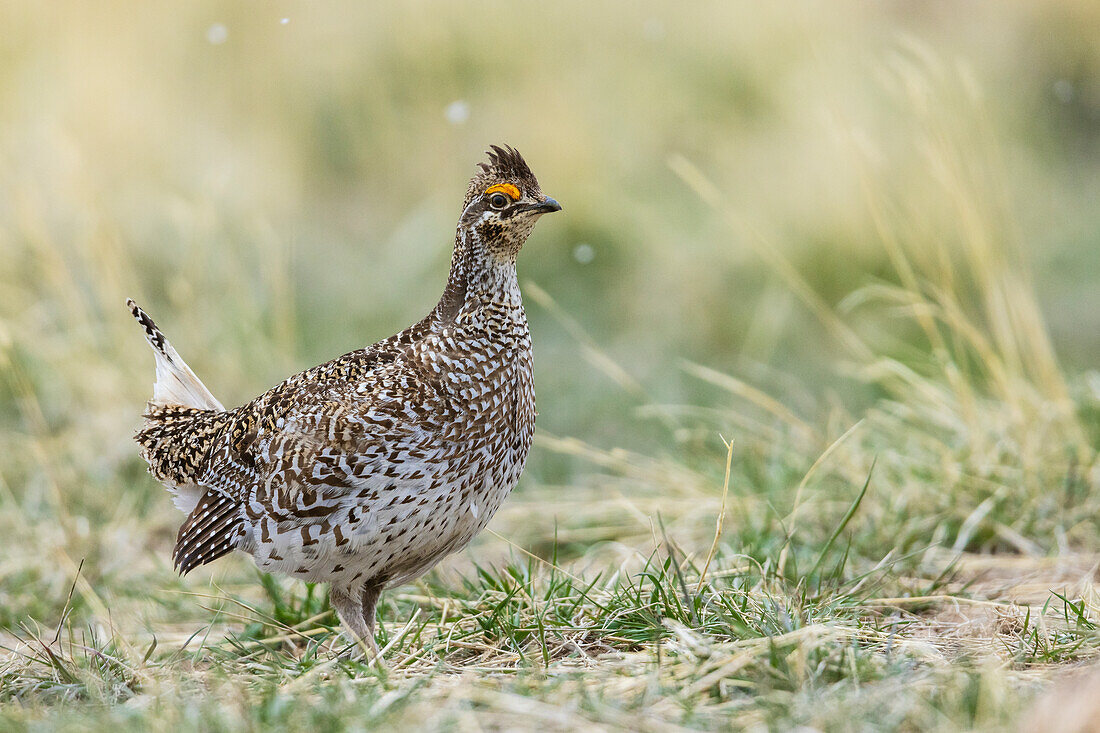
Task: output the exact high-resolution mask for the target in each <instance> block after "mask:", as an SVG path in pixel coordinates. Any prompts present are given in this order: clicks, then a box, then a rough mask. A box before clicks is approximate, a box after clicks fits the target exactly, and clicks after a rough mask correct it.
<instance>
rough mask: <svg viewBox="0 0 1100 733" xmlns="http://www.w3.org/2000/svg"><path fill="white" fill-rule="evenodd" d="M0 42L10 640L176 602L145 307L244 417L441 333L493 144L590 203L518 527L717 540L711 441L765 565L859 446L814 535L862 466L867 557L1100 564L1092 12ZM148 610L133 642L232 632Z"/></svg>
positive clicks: (225, 16)
mask: <svg viewBox="0 0 1100 733" xmlns="http://www.w3.org/2000/svg"><path fill="white" fill-rule="evenodd" d="M0 26H2V27H3V28H5V29H6V30H5V32H4V33H3V34H0V445H2V446H3V455H0V493H2V495H3V497H2V498H3V501H4V502H5V506H7V507H8V509H6V510H5V513H6V517H5V519H4V520H3V523H4V525H5V529H6V531H8V532H10V533H11V535H10V536H12V537H15V538H17V540H16V542H13V543H12V545H10V546H8V547H5V548H3V549H0V627H9V628H11V627H13V626H14V625H15V624H16V623H18V622H20V621H21V620H23V619H25V618H27V617H28V616H30V617H33V618H39V619H49V618H52V617H51V614H56V613H58V612H59V610H60V608H61V607H62V606H63V604H64V602H65V598H66V592H67V590H68V584H69V583H71V582H72V577H73V575H72V571H73V570H75V561H76V559H78V558H80V557H86V558H90V562H89V563H88V564H87V565H86V567H85V574H86V575H89V576H90V577H91V578H92V581H91V584H90V585H87V586H85V590H87V596H86V597H85V598H84V601H80V597H79V594H78V599H77V600H78V602H83V603H86V604H89V605H88V607H86V608H84V611H83V612H86V613H89V614H95V613H96V612H97V610H96V608H95V604H96V602H95V600H94V599H95V597H96V594H95V591H94V590H93V586H94V589H95V590H98V592H99V593H100V594H102V596H103V598H105V599H106V600H103V602H102V603H103V607H104V608H105V607H113V604H114V603H115V602H116V601H117V600H118V598H120V597H123V596H134V597H135V599H140V600H145V599H144V597H143V595H144V594H145V593H146V592H147V591H148V588H146V589H144V590H143V589H142V588H141V584H140V583H138V582H136V579H138V578H147V579H148V578H155V581H151V582H154V584H171V583H173V582H176V581H172V580H171V573H170V569H169V568H168V567H167V560H166V558H167V556H168V551H167V549H168V548H169V547H170V544H171V540H172V537H173V535H174V524H173V522H175V521H176V517H175V515H174V513H173V510H172V508H171V506H170V503H169V502H168V501H166V497H165V495H164V492H163V491H162V490H161V488H160V487H159V486H157V485H156V484H155V483H154V482H153V481H152V480H151V479H149V478H148V477H147V476H145V475H144V467H143V465H142V464H141V463H140V460H139V459H138V457H137V454H136V449H135V446H134V445H133V444H132V443H131V442H130V439H129V436H130V434H131V432H132V431H133V430H134V429H135V428H136V426H137V424H138V415H139V413H140V410H141V409H142V406H143V403H144V400H145V399H146V397H147V396H148V394H149V392H150V390H151V383H152V359H151V356H150V354H149V353H148V349H147V347H146V345H145V344H144V342H143V340H142V338H141V335H140V332H139V330H138V329H137V328H136V326H135V325H134V324H133V323H132V322H131V319H130V317H129V314H128V313H127V312H126V310H125V308H124V307H123V300H124V298H125V297H127V296H132V297H134V298H136V299H137V300H138V301H139V302H141V303H142V304H143V305H144V306H145V307H146V308H147V310H149V312H150V313H151V314H152V315H153V316H154V317H155V318H156V319H157V320H158V323H159V324H160V325H161V326H162V328H163V329H164V330H165V331H166V332H167V334H168V335H169V337H170V338H171V339H172V340H173V342H174V344H175V345H176V346H177V348H178V349H179V351H180V352H181V353H182V354H183V355H184V357H185V358H187V359H188V361H189V362H190V363H191V365H192V367H193V368H194V369H195V371H196V372H197V373H198V374H199V375H200V376H201V377H202V378H203V379H204V381H206V383H207V384H208V385H209V386H210V388H211V389H212V390H213V392H214V393H215V394H216V395H217V396H218V397H219V398H220V399H221V400H222V401H223V402H225V403H226V404H227V405H229V404H237V403H239V402H241V401H244V400H246V399H249V398H251V397H252V396H254V395H255V394H256V393H258V392H260V391H262V390H264V389H266V388H268V387H269V386H271V385H273V384H275V383H276V382H278V381H280V380H281V379H282V378H284V377H285V376H287V375H288V374H290V373H292V372H295V371H298V370H300V369H302V368H306V367H308V366H311V365H313V364H315V363H318V362H321V361H323V360H326V359H329V358H331V357H334V356H336V355H338V354H341V353H343V352H346V351H349V350H351V349H354V348H358V347H360V346H362V345H365V344H367V343H370V342H372V341H375V340H377V339H379V338H382V337H385V336H387V335H389V334H391V333H393V332H394V331H396V330H398V329H400V328H402V327H404V326H406V325H408V324H409V323H411V322H413V321H414V320H416V319H418V318H419V317H420V316H421V315H423V313H424V312H426V310H427V309H429V308H430V307H431V306H432V305H433V304H434V303H435V300H436V298H437V297H438V294H439V292H440V291H441V288H442V285H443V282H444V280H445V277H446V270H447V265H448V261H449V256H450V247H451V242H452V237H453V228H454V222H455V219H456V217H457V214H458V210H459V205H460V202H461V196H462V192H463V191H464V187H465V184H466V180H467V179H468V177H469V176H470V175H471V174H472V172H473V170H474V165H475V163H476V162H478V161H479V160H481V159H482V151H483V150H484V149H485V148H486V146H487V145H489V144H490V143H508V144H512V145H514V146H516V147H517V148H518V149H520V150H521V151H522V152H523V153H524V155H525V156H526V157H527V160H528V161H529V163H530V164H531V166H532V168H533V169H534V170H535V172H536V174H537V175H538V177H539V179H540V181H541V183H542V186H543V189H544V191H546V192H547V193H549V194H550V195H553V196H554V197H555V198H557V199H558V200H559V201H561V202H562V203H563V204H564V206H565V213H564V214H562V215H560V216H555V217H550V218H547V219H546V220H544V221H543V222H542V223H540V225H539V226H538V228H537V230H536V232H535V234H534V235H533V237H532V239H531V241H530V243H529V245H528V247H527V248H526V249H525V251H524V252H523V254H522V256H521V260H520V274H521V280H522V281H523V282H524V283H525V289H526V296H527V300H526V302H527V308H528V313H529V315H530V318H531V322H532V331H533V334H534V339H535V347H536V382H537V391H538V395H539V409H540V416H539V429H540V431H541V434H540V442H539V444H538V447H537V448H536V450H535V452H534V453H533V455H532V458H531V462H530V464H529V468H528V471H527V474H526V475H525V477H524V479H523V481H522V482H521V486H520V489H519V491H518V493H517V497H516V498H515V501H514V502H512V503H510V504H509V505H508V506H507V507H506V508H505V510H504V511H503V512H502V515H501V517H500V518H499V519H498V520H497V522H495V523H494V527H496V528H497V529H498V530H500V531H501V532H502V533H505V534H508V536H510V537H512V538H513V539H515V540H516V541H517V542H520V543H521V544H524V545H525V546H531V547H533V548H535V549H540V550H541V549H546V548H548V547H549V546H550V544H551V543H552V542H553V541H554V538H555V537H557V538H558V539H559V540H561V541H564V542H566V543H567V544H568V543H569V542H573V541H575V542H576V543H577V544H576V547H575V552H576V553H581V552H583V550H584V548H585V547H586V546H587V545H588V544H590V543H591V542H593V541H595V540H600V539H604V540H614V541H623V542H627V543H628V544H629V542H630V541H631V539H632V538H634V539H636V538H637V537H638V536H642V537H645V536H646V534H647V533H648V532H650V531H651V529H652V527H651V526H649V525H647V521H648V520H647V519H646V514H645V512H647V511H649V510H652V511H654V512H655V511H656V510H657V509H662V510H663V511H665V512H666V513H667V516H669V517H670V522H672V523H673V529H674V530H676V531H678V532H680V533H682V534H680V535H678V536H682V537H685V538H688V539H691V540H695V539H698V541H699V542H700V543H706V542H708V541H709V540H707V539H706V538H707V533H708V532H711V531H712V530H713V522H714V516H715V513H716V511H717V507H718V497H717V495H715V494H714V486H715V484H716V483H717V482H718V481H719V480H720V478H721V474H722V462H723V461H722V459H723V458H724V456H725V448H724V447H723V446H722V444H721V441H720V439H719V437H718V435H719V433H722V434H723V435H725V436H726V437H727V438H730V437H732V438H733V439H734V440H735V443H736V445H737V446H738V451H740V453H735V455H736V456H737V462H736V464H735V476H734V482H733V487H734V488H733V489H732V491H733V493H734V494H735V496H737V497H738V498H737V501H739V502H741V503H740V504H738V510H739V511H740V512H741V514H738V515H737V516H736V521H734V522H733V524H734V525H735V526H734V527H732V529H731V531H735V534H734V535H733V537H734V539H733V540H731V541H730V547H731V548H733V549H732V550H731V551H733V550H736V549H738V548H742V547H749V548H752V547H770V548H772V549H778V547H779V546H780V545H781V544H782V543H783V542H784V541H785V538H784V532H785V531H786V530H785V529H784V531H783V532H779V531H778V530H777V528H776V526H775V513H774V512H775V511H778V513H779V514H780V515H786V514H787V512H790V515H789V516H788V519H789V520H791V521H792V526H793V520H794V518H795V515H796V514H797V513H798V510H799V509H800V508H801V504H800V502H801V501H802V499H803V487H801V486H799V485H798V484H799V480H800V478H802V477H803V476H804V475H805V472H806V470H807V469H808V468H809V467H810V465H811V464H812V463H813V461H814V459H815V458H816V457H817V456H818V455H820V454H821V452H822V450H824V449H825V448H826V447H827V446H828V445H829V444H830V443H831V442H832V441H834V440H836V439H837V438H838V437H840V436H841V435H842V434H844V432H845V430H847V429H848V428H849V427H851V425H852V424H853V423H854V422H855V421H856V420H857V419H859V418H860V417H865V418H867V419H869V420H871V424H872V427H873V430H872V431H870V435H868V437H867V438H860V439H859V441H857V442H858V446H857V447H853V449H852V450H851V452H850V453H851V455H849V456H847V457H846V458H844V459H843V461H841V462H842V464H843V465H842V466H841V468H840V469H838V471H837V473H838V475H830V476H828V477H824V478H825V479H828V480H824V479H823V480H824V483H823V484H822V485H821V486H818V487H816V488H817V489H818V490H819V494H815V495H814V496H815V497H816V500H817V501H818V504H817V506H818V507H819V508H820V507H824V510H822V512H821V513H817V512H815V513H814V514H813V515H812V516H809V515H807V516H805V517H804V518H802V521H803V522H805V523H807V524H809V525H811V527H812V528H814V529H815V530H816V532H817V533H816V534H813V535H812V537H815V538H817V539H818V540H820V539H822V538H823V537H826V536H827V535H828V531H829V529H830V527H832V526H833V524H835V519H836V518H837V517H838V516H839V515H841V514H843V512H844V509H845V508H846V507H847V505H848V502H849V501H850V500H851V493H852V492H851V490H850V487H851V485H852V484H855V485H856V486H858V485H859V484H860V483H862V480H863V478H864V477H865V476H866V475H867V470H868V467H869V465H870V463H871V460H872V459H873V457H874V456H875V455H878V456H879V458H880V466H881V465H885V468H884V469H880V470H883V471H885V474H884V475H885V476H887V477H888V479H887V487H886V488H884V489H883V493H884V494H885V496H884V497H881V498H880V499H877V500H876V501H877V503H876V504H875V505H874V506H872V507H871V508H869V509H868V508H865V511H867V512H868V513H869V514H870V517H871V519H870V521H869V524H867V525H865V526H864V527H863V528H862V529H861V530H860V532H862V533H863V534H864V535H866V536H868V537H870V536H872V535H873V536H874V539H873V541H872V540H868V542H867V544H866V547H868V548H870V547H872V546H876V547H877V546H878V545H876V544H875V543H876V542H877V543H879V544H882V547H883V552H885V551H886V550H887V549H890V548H891V547H894V549H898V550H899V551H905V550H907V549H911V548H912V547H913V546H914V544H919V543H925V542H928V541H929V540H930V539H931V540H932V541H933V542H934V543H935V542H943V543H946V545H947V546H953V547H954V548H955V549H971V550H991V549H1005V548H1007V549H1010V550H1012V551H1014V552H1024V553H1025V554H1026V553H1028V552H1034V553H1044V552H1057V551H1062V552H1068V551H1069V550H1071V549H1089V550H1094V549H1096V547H1097V546H1098V545H1100V543H1097V542H1096V539H1095V522H1094V519H1093V517H1095V513H1094V512H1093V510H1094V509H1095V508H1096V506H1095V499H1096V497H1095V484H1096V480H1097V476H1096V475H1095V471H1094V470H1093V464H1094V452H1093V447H1094V446H1095V444H1096V430H1097V427H1096V426H1097V423H1098V420H1097V417H1096V416H1097V415H1098V414H1100V409H1098V400H1100V397H1098V394H1100V375H1097V373H1096V372H1094V371H1093V369H1094V368H1095V366H1096V362H1097V354H1100V206H1097V201H1100V40H1098V39H1100V5H1098V4H1097V3H1095V2H1093V1H1092V0H1071V1H1067V2H1058V3H1042V4H1038V3H1029V2H1023V1H1018V2H995V3H994V2H975V3H967V4H965V5H959V4H957V3H950V2H930V3H906V2H879V3H857V2H829V3H826V2H806V3H799V4H797V5H786V4H760V3H729V2H700V3H692V4H689V5H687V6H678V5H673V4H658V3H648V4H647V3H631V4H626V3H611V4H597V3H584V2H562V3H542V4H529V3H511V4H507V3H442V2H408V3H401V4H392V5H375V4H366V3H353V2H332V3H325V4H323V5H320V4H317V3H307V2H269V3H262V4H257V3H215V2H211V1H199V2H191V3H187V4H177V5H164V4H152V3H132V2H101V3H95V4H89V3H65V2H58V3H4V4H2V5H0ZM1033 293H1034V300H1033V299H1032V298H1033ZM1040 313H1041V314H1042V315H1041V316H1040ZM928 319H931V320H932V321H935V324H933V325H931V326H930V325H929V320H928ZM1048 339H1049V341H1048ZM693 364H694V365H703V366H705V367H706V368H709V369H711V370H713V371H712V372H707V371H705V370H701V369H700V368H698V367H697V366H693ZM612 365H617V366H612ZM769 400H774V401H775V402H774V403H773V402H771V401H769ZM917 424H919V426H920V427H919V428H918V427H914V425H917ZM811 426H813V427H811ZM929 426H931V427H929ZM865 432H868V431H865ZM565 437H569V438H576V439H577V440H576V441H571V440H565V439H564V438H565ZM616 448H623V449H626V450H625V451H618V452H616V451H614V450H613V449H616ZM1006 467H1007V468H1006ZM594 473H595V476H594V475H593V474H594ZM704 487H709V488H704ZM930 487H931V488H930ZM937 487H939V488H938V490H937ZM841 489H843V492H842V493H843V496H840V497H839V498H836V497H834V496H833V494H834V492H836V491H839V490H841ZM1055 489H1057V491H1055ZM814 490H815V487H813V486H811V487H810V491H811V492H812V491H814ZM707 491H709V492H710V493H709V494H707V493H706V492H707ZM624 496H628V497H631V501H634V500H637V502H638V503H637V504H631V502H626V503H627V504H629V505H630V506H633V507H634V508H637V507H641V509H640V510H639V512H640V513H639V514H638V516H637V517H634V516H632V515H630V512H629V511H628V512H626V513H625V514H624V512H623V509H622V506H623V502H624V501H625V500H624V499H623V498H622V497H624ZM703 496H705V500H703V499H701V498H700V497H703ZM991 497H992V499H995V504H996V509H994V510H991V509H990V506H993V505H989V506H986V505H985V504H983V502H986V501H987V500H992V499H991ZM650 500H651V502H652V503H649V504H646V503H645V502H646V501H650ZM676 502H679V503H676ZM1022 506H1026V507H1027V509H1026V511H1025V510H1023V509H1021V508H1020V507H1022ZM770 507H778V509H775V510H773V509H771V508H770ZM983 507H985V508H984V509H983ZM991 511H992V514H991V513H990V512H991ZM555 517H556V518H557V521H559V522H560V523H561V526H560V528H559V527H557V526H556V525H555V523H554V519H553V518H555ZM987 519H988V522H986V520H987ZM631 522H633V523H634V526H633V527H632V528H631V529H629V530H627V529H625V528H624V527H626V525H628V524H630V523H631ZM983 522H986V524H988V525H989V526H985V525H983ZM819 525H820V526H819ZM979 525H981V526H979ZM982 527H984V529H983V528H982ZM558 529H560V530H561V531H560V534H559V533H558ZM792 531H793V530H792ZM727 539H729V538H728V537H727ZM894 541H896V542H897V545H891V544H889V543H890V542H894ZM883 543H885V544H883ZM14 545H19V546H18V547H16V546H14ZM701 546H702V548H703V552H704V553H705V548H706V544H702V545H701ZM695 549H698V548H697V547H696V548H695ZM807 552H809V550H807ZM871 554H873V553H872V552H871V551H870V550H868V555H869V556H870V555H871ZM783 557H784V558H785V554H784V556H783ZM878 557H881V555H878ZM51 568H54V569H55V572H51V570H50V569H51ZM225 568H229V570H226V569H225ZM246 568H247V565H246V563H244V561H236V563H234V562H225V563H223V564H222V567H221V568H220V569H217V570H215V575H216V576H217V577H222V576H223V574H224V573H226V572H228V573H229V574H230V577H233V578H243V579H248V578H250V577H251V576H250V575H249V572H250V571H248V570H247V569H246ZM780 569H781V570H782V568H780ZM56 571H63V572H56ZM188 582H192V581H188ZM193 582H201V579H200V580H199V581H193ZM159 603H160V605H159V606H158V608H157V609H155V610H149V609H147V610H143V611H141V612H140V616H141V618H142V619H143V620H148V619H156V618H160V619H161V620H163V618H164V617H166V616H168V617H172V618H188V619H190V620H192V621H194V620H196V619H200V618H204V617H205V616H206V614H205V612H204V611H202V610H201V609H198V608H194V606H193V604H192V603H191V601H190V600H187V599H184V600H179V599H169V600H163V599H162V600H161V601H159ZM157 614H159V616H158V615H157Z"/></svg>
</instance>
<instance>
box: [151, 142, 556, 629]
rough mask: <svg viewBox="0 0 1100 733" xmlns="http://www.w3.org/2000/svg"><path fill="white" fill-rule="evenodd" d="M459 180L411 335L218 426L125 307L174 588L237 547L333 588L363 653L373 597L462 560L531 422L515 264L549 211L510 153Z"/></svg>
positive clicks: (313, 376) (521, 455) (201, 396)
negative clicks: (442, 261)
mask: <svg viewBox="0 0 1100 733" xmlns="http://www.w3.org/2000/svg"><path fill="white" fill-rule="evenodd" d="M479 168H480V170H479V172H478V173H477V175H475V176H474V178H473V179H472V180H471V181H470V186H469V188H468V190H467V193H466V199H465V202H464V206H463V212H462V215H461V217H460V219H459V223H458V231H457V234H456V237H455V245H454V254H453V256H452V259H451V272H450V277H449V278H448V280H447V286H446V288H445V290H444V292H443V296H442V297H441V298H440V300H439V303H438V304H437V305H436V307H435V308H434V309H433V310H432V311H431V312H430V313H429V314H428V315H427V316H425V317H424V318H423V319H422V320H421V321H419V322H418V323H416V324H415V325H413V326H411V327H409V328H407V329H405V330H404V331H401V332H400V333H398V334H396V335H394V336H391V337H390V338H388V339H385V340H384V341H380V342H378V343H376V344H374V345H372V346H368V347H366V348H364V349H360V350H358V351H353V352H351V353H348V354H345V355H343V356H341V357H339V358H337V359H334V360H332V361H330V362H327V363H325V364H321V365H320V366H316V367H313V368H312V369H308V370H306V371H304V372H302V373H300V374H296V375H294V376H293V377H290V378H289V379H287V380H286V381H284V382H283V383H282V384H279V385H278V386H276V387H274V388H272V389H270V390H268V391H267V392H265V393H264V394H262V395H260V396H259V397H257V398H256V399H254V400H252V401H251V402H249V403H248V404H245V405H242V406H241V407H238V408H236V409H232V410H226V409H224V408H223V407H222V405H221V403H219V402H218V401H217V400H216V399H215V398H214V396H213V395H212V394H211V393H210V392H209V390H207V389H206V387H205V386H204V385H203V384H202V382H201V381H199V379H198V378H197V377H196V376H195V375H194V373H193V372H192V371H191V370H190V368H188V366H187V365H186V364H185V363H184V362H183V360H182V359H180V357H179V355H178V354H177V353H176V351H175V350H174V349H173V348H172V346H171V344H169V343H168V341H167V339H165V338H164V335H163V334H162V333H161V332H160V330H159V329H158V328H157V327H156V325H155V324H154V323H153V321H152V319H150V318H149V316H148V315H146V314H145V312H144V311H142V310H141V309H140V308H139V307H138V306H137V305H136V304H135V303H134V302H133V301H129V306H130V309H131V311H132V312H133V314H134V317H135V318H137V320H138V322H139V323H140V324H141V325H142V326H143V327H144V329H145V333H146V338H147V340H148V341H149V343H150V345H151V346H152V347H153V350H154V353H155V355H156V366H157V381H156V384H155V386H154V389H153V398H152V399H151V400H150V402H149V405H148V409H147V410H146V412H145V416H144V417H145V421H144V425H143V427H142V429H141V430H140V431H139V432H138V434H137V436H136V439H137V441H138V443H139V444H140V445H141V453H142V456H143V457H144V458H145V460H146V461H148V463H149V470H150V473H152V474H153V476H155V477H156V478H157V479H158V480H160V481H161V482H163V483H164V484H165V485H167V486H168V487H169V488H170V489H172V491H173V494H174V497H175V502H176V505H177V506H178V507H179V508H180V509H181V510H183V511H184V512H185V513H187V515H188V516H187V519H186V520H185V521H184V523H183V526H181V527H180V530H179V536H178V538H177V540H176V548H175V563H176V566H177V568H179V570H180V572H183V573H186V572H188V571H190V570H192V569H194V568H195V567H197V566H199V565H202V564H204V563H207V562H210V561H211V560H214V559H216V558H218V557H221V556H222V555H225V554H226V553H228V552H230V551H232V550H234V549H239V550H243V551H245V552H247V553H249V554H251V555H252V556H253V557H254V558H255V560H256V563H257V565H259V566H260V567H261V568H263V569H264V570H268V571H275V572H282V573H286V574H288V575H292V576H294V577H298V578H302V579H305V580H309V581H325V582H329V583H331V586H332V588H331V596H332V601H333V605H334V607H335V608H336V610H337V613H338V614H339V616H340V619H341V620H342V621H343V622H344V624H345V626H346V627H347V628H348V629H349V631H351V632H352V634H353V635H354V636H356V637H359V638H361V639H363V640H364V641H366V642H367V643H368V644H371V645H373V643H374V641H373V631H374V608H375V604H376V602H377V600H378V594H379V592H380V591H381V590H382V589H383V588H385V587H389V586H392V585H396V584H399V583H404V582H407V581H409V580H411V579H412V578H415V577H417V576H418V575H420V574H421V573H423V572H425V571H426V570H427V569H428V568H430V567H431V566H432V565H434V564H435V563H436V562H438V561H439V560H440V559H442V558H443V557H445V556H446V555H447V554H449V553H451V552H454V551H456V550H459V549H461V548H462V547H465V546H466V544H467V543H469V541H470V540H471V539H472V538H473V537H474V535H476V534H477V533H478V532H479V531H480V530H481V529H482V528H483V527H484V526H485V524H486V523H487V522H488V521H489V519H490V518H491V517H492V516H493V514H494V513H495V512H496V510H497V509H498V508H499V506H500V504H501V502H503V501H504V498H505V497H506V496H507V495H508V493H509V492H510V491H511V490H512V488H513V487H514V486H515V483H516V481H517V480H518V479H519V475H520V473H521V471H522V470H523V465H524V462H525V461H526V458H527V451H528V449H529V447H530V444H531V435H532V430H533V428H534V423H535V393H534V384H533V381H532V361H531V336H530V332H529V330H528V327H527V318H526V315H525V314H524V311H523V304H522V302H521V298H520V292H519V286H518V284H517V280H516V268H515V260H516V255H517V253H518V252H519V250H520V248H521V247H522V246H523V243H524V241H526V239H527V236H528V235H529V234H530V232H531V229H532V227H533V226H534V224H535V221H536V220H537V219H538V218H539V216H541V215H542V214H544V213H547V212H551V211H558V210H560V208H561V207H560V206H559V205H558V204H557V202H556V201H554V200H553V199H550V198H547V197H546V196H544V195H543V194H542V192H541V190H540V188H539V184H538V181H537V180H535V177H534V175H532V173H531V170H530V169H529V168H528V167H527V164H526V162H524V160H523V158H522V157H521V156H520V155H519V153H518V152H516V151H515V150H513V149H511V148H500V147H496V146H493V149H492V151H491V152H490V153H489V162H488V163H482V164H481V165H480V166H479Z"/></svg>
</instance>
